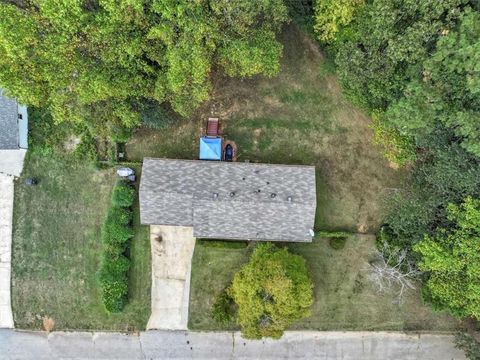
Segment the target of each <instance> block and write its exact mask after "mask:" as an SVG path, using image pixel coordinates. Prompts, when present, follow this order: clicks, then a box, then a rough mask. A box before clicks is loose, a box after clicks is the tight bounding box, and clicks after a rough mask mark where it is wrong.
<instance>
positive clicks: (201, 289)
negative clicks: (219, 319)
mask: <svg viewBox="0 0 480 360" xmlns="http://www.w3.org/2000/svg"><path fill="white" fill-rule="evenodd" d="M249 249H250V248H249V247H244V246H242V248H225V247H212V246H208V244H206V243H203V242H198V241H197V243H196V245H195V251H194V255H193V260H192V278H191V285H190V309H189V317H188V327H189V328H190V329H195V330H227V329H228V330H233V329H237V327H236V325H235V323H229V324H222V325H220V324H217V323H215V321H214V320H213V319H212V316H211V314H212V306H213V304H214V302H215V298H216V296H218V295H219V294H220V293H221V292H222V291H223V290H224V289H225V287H227V286H228V285H229V283H230V281H232V279H233V275H234V274H235V272H236V271H237V270H238V268H239V267H240V266H241V265H242V264H244V263H245V262H246V261H247V260H248V253H249Z"/></svg>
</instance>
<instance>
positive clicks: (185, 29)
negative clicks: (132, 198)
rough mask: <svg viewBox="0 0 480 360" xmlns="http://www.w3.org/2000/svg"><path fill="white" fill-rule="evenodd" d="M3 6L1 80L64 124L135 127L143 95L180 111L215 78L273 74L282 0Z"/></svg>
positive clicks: (38, 1) (37, 0)
mask: <svg viewBox="0 0 480 360" xmlns="http://www.w3.org/2000/svg"><path fill="white" fill-rule="evenodd" d="M15 3H17V2H15ZM18 4H19V5H13V2H12V3H11V4H6V3H0V84H1V86H4V87H6V88H7V89H8V90H9V91H10V92H11V94H12V95H14V96H16V97H18V98H19V99H20V101H22V102H24V103H26V104H30V105H37V106H38V105H39V106H45V107H48V108H49V109H50V110H51V112H52V114H53V116H54V118H55V119H57V120H58V121H62V120H73V121H78V122H82V121H84V120H85V119H91V118H92V117H95V121H97V122H100V123H101V122H103V120H109V121H110V122H113V123H117V124H123V125H126V126H133V125H135V124H136V123H137V122H138V121H139V116H138V112H137V111H135V109H134V107H133V105H134V104H135V102H136V101H138V100H139V99H145V98H146V99H151V100H156V101H158V102H169V103H170V104H171V105H172V107H173V109H174V110H175V111H177V112H178V113H180V114H182V115H187V114H189V113H190V112H191V111H192V110H194V109H195V108H196V107H197V106H198V105H199V104H200V103H201V102H202V101H204V100H205V99H207V98H208V95H209V90H210V87H211V83H210V79H209V75H210V72H211V70H212V68H214V67H216V66H217V65H219V66H220V67H222V68H223V69H224V71H225V72H226V73H227V74H229V75H240V76H251V75H254V74H264V75H267V76H271V75H274V74H276V73H277V72H278V70H279V58H280V55H281V51H282V46H281V44H280V43H278V42H277V41H276V37H275V35H276V32H277V31H278V30H279V28H280V26H281V25H282V23H283V22H285V21H286V20H287V10H286V8H285V6H284V4H283V1H282V0H258V1H243V0H215V1H214V0H195V1H191V0H123V1H117V0H61V1H58V0H26V1H21V2H18Z"/></svg>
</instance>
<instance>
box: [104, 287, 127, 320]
mask: <svg viewBox="0 0 480 360" xmlns="http://www.w3.org/2000/svg"><path fill="white" fill-rule="evenodd" d="M100 286H101V288H102V300H103V304H104V305H105V308H106V309H107V310H108V311H109V312H111V313H117V312H120V311H122V310H123V308H124V307H125V304H126V303H127V294H128V282H127V280H126V279H122V280H117V281H100Z"/></svg>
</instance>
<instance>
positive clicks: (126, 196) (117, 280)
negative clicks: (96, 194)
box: [97, 181, 135, 312]
mask: <svg viewBox="0 0 480 360" xmlns="http://www.w3.org/2000/svg"><path fill="white" fill-rule="evenodd" d="M134 196H135V189H134V188H133V187H131V186H130V185H129V184H127V183H125V182H123V181H122V182H118V183H117V184H116V185H115V187H114V190H113V195H112V207H111V208H110V210H109V211H108V214H107V217H106V219H105V222H104V223H103V226H102V242H103V257H102V263H101V267H100V270H99V271H98V274H97V277H98V283H99V286H100V288H101V291H102V301H103V304H104V305H105V308H106V309H107V311H109V312H119V311H121V310H122V309H123V307H124V306H125V304H126V302H127V293H128V276H127V273H128V270H129V268H130V260H129V259H128V258H127V257H126V256H124V253H125V252H126V250H127V247H128V240H129V239H130V238H132V237H133V235H134V232H133V229H132V227H131V225H132V211H131V209H130V206H131V205H132V204H133V200H134Z"/></svg>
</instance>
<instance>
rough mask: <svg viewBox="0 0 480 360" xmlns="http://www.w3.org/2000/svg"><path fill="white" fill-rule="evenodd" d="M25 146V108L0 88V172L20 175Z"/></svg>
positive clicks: (26, 122) (26, 138) (26, 125)
mask: <svg viewBox="0 0 480 360" xmlns="http://www.w3.org/2000/svg"><path fill="white" fill-rule="evenodd" d="M27 148H28V114H27V108H26V107H25V106H23V105H20V104H18V103H17V101H16V100H15V99H12V98H9V97H7V96H6V95H5V91H4V90H3V89H1V88H0V173H4V174H8V175H14V176H20V173H21V172H22V168H23V160H24V158H25V153H26V151H27Z"/></svg>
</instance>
